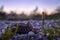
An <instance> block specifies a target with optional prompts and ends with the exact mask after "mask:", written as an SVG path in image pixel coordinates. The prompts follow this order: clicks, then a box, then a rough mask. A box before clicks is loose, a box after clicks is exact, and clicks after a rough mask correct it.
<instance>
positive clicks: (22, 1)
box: [0, 0, 60, 12]
mask: <svg viewBox="0 0 60 40" xmlns="http://www.w3.org/2000/svg"><path fill="white" fill-rule="evenodd" d="M1 5H4V10H5V11H7V12H9V11H10V10H13V11H17V12H21V11H27V12H29V11H32V10H34V9H35V7H36V6H38V8H39V11H42V10H43V9H46V10H47V11H53V10H55V8H56V7H58V6H60V0H0V6H1Z"/></svg>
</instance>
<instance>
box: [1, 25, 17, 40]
mask: <svg viewBox="0 0 60 40" xmlns="http://www.w3.org/2000/svg"><path fill="white" fill-rule="evenodd" d="M12 27H13V26H11V27H10V28H7V29H6V30H5V33H4V34H2V40H9V39H10V38H12V37H13V36H14V35H15V34H16V32H17V31H18V25H17V27H16V30H15V32H12Z"/></svg>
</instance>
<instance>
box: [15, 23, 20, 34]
mask: <svg viewBox="0 0 60 40" xmlns="http://www.w3.org/2000/svg"><path fill="white" fill-rule="evenodd" d="M18 28H19V27H18V24H17V27H16V30H15V33H14V34H16V32H17V31H18Z"/></svg>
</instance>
